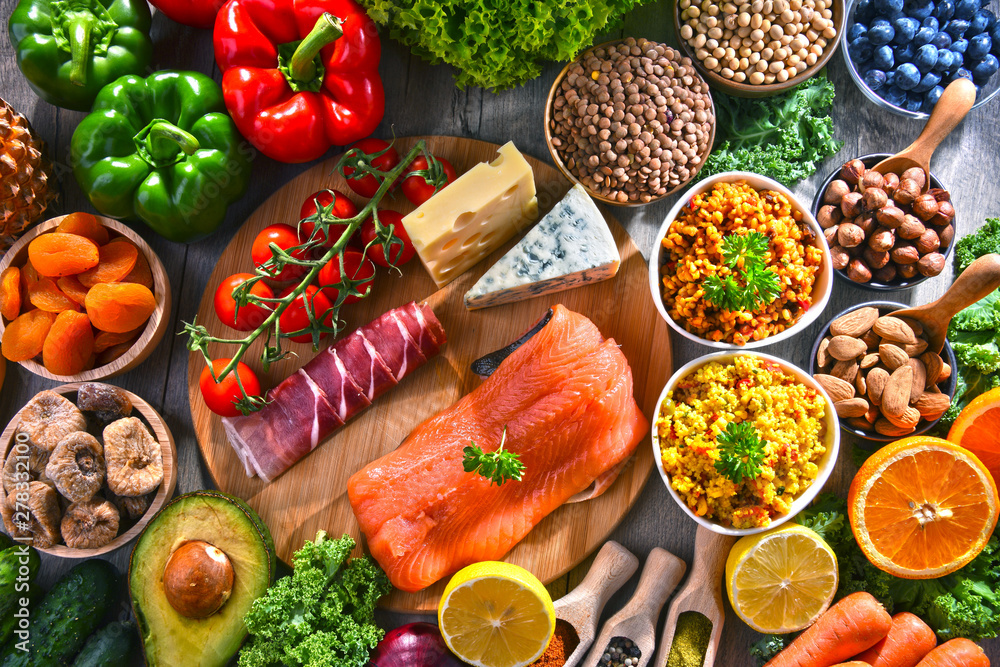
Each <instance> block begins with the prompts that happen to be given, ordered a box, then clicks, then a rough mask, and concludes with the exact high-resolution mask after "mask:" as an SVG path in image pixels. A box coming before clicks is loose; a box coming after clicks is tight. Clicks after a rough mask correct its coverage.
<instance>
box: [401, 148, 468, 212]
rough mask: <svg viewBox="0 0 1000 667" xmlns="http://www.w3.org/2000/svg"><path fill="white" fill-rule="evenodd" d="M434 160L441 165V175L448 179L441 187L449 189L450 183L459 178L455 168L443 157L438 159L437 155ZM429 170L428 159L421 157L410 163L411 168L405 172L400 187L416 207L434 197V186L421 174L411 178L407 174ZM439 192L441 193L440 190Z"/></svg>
mask: <svg viewBox="0 0 1000 667" xmlns="http://www.w3.org/2000/svg"><path fill="white" fill-rule="evenodd" d="M434 159H435V160H437V162H438V163H439V164H440V165H441V173H443V174H444V176H445V179H447V182H446V183H445V184H444V185H442V186H441V187H442V188H444V187H447V186H448V185H449V184H450V183H453V182H454V181H455V179H456V178H457V175H456V174H455V168H454V167H453V166H451V163H450V162H448V161H447V160H445V159H444V158H443V157H438V156H437V155H435V156H434ZM427 169H429V167H428V164H427V158H425V157H424V156H423V155H421V156H419V157H416V158H414V159H413V162H411V163H410V166H409V167H407V168H406V171H405V172H403V176H404V178H403V184H402V185H401V186H400V189H401V190H402V191H403V194H404V195H406V198H407V199H409V200H410V201H411V202H412V203H413V205H414V206H420V205H421V204H423V203H424V202H425V201H427V200H428V199H430V198H431V197H432V196H433V195H434V186H433V185H432V184H430V183H428V182H427V179H425V178H424V177H423V176H421V175H419V174H413V175H410V176H406V174H408V173H409V172H411V171H426V170H427ZM438 192H440V190H439V191H438Z"/></svg>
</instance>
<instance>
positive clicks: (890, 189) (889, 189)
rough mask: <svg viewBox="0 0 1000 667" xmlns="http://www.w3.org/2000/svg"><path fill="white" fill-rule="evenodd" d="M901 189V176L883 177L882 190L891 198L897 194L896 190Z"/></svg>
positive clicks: (888, 175) (890, 175)
mask: <svg viewBox="0 0 1000 667" xmlns="http://www.w3.org/2000/svg"><path fill="white" fill-rule="evenodd" d="M898 187H899V176H897V175H896V174H886V175H885V176H883V177H882V189H883V190H885V193H886V194H887V195H889V196H890V197H891V196H892V195H893V194H895V192H896V188H898Z"/></svg>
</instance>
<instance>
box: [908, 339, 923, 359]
mask: <svg viewBox="0 0 1000 667" xmlns="http://www.w3.org/2000/svg"><path fill="white" fill-rule="evenodd" d="M926 349H927V341H926V340H924V339H923V338H918V339H917V342H916V343H907V344H906V345H904V346H903V352H906V353H907V354H908V355H910V356H911V357H919V356H920V355H921V354H923V353H924V350H926Z"/></svg>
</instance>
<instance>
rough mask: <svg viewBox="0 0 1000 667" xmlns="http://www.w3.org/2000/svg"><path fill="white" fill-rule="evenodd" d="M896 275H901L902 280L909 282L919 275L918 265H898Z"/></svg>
mask: <svg viewBox="0 0 1000 667" xmlns="http://www.w3.org/2000/svg"><path fill="white" fill-rule="evenodd" d="M896 273H897V274H899V277H900V278H903V279H905V280H909V279H910V278H913V277H914V276H916V275H917V263H916V262H914V263H913V264H896Z"/></svg>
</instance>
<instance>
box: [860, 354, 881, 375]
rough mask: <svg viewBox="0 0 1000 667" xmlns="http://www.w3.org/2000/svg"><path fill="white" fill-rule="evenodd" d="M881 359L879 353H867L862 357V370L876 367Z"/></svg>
mask: <svg viewBox="0 0 1000 667" xmlns="http://www.w3.org/2000/svg"><path fill="white" fill-rule="evenodd" d="M879 361H880V359H879V358H878V355H877V354H875V353H874V352H869V353H868V354H866V355H865V356H864V357H862V358H861V370H863V371H866V370H868V369H869V368H874V367H875V366H876V365H877V364H878V362H879Z"/></svg>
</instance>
